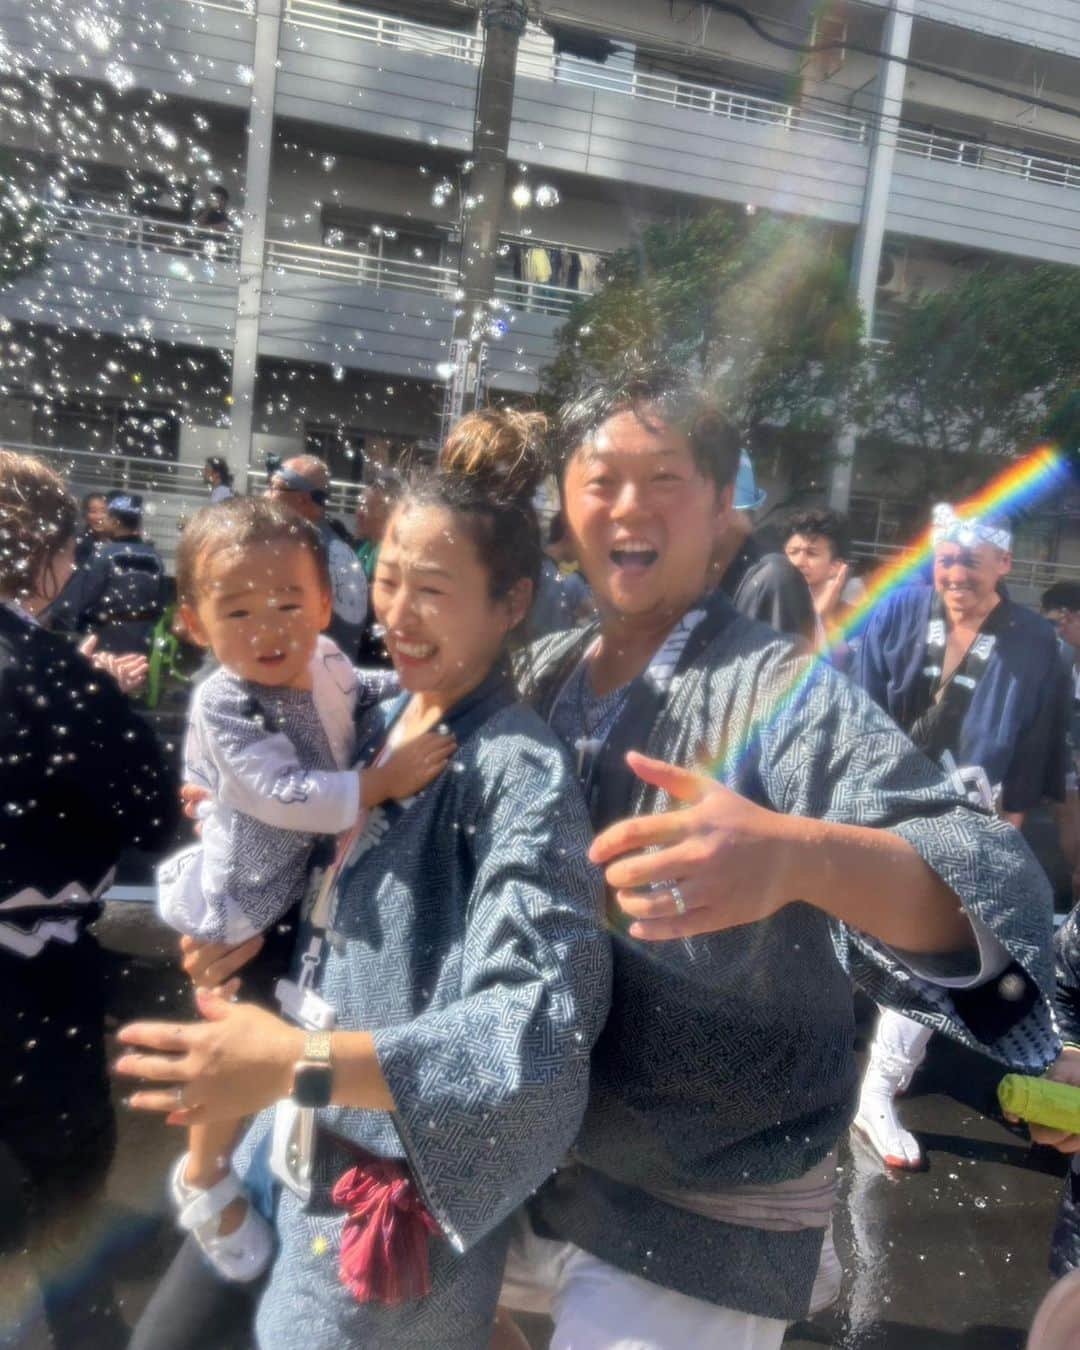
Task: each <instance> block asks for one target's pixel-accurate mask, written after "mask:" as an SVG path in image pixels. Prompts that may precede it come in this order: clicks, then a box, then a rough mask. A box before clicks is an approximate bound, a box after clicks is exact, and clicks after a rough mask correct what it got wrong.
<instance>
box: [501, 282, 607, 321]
mask: <svg viewBox="0 0 1080 1350" xmlns="http://www.w3.org/2000/svg"><path fill="white" fill-rule="evenodd" d="M495 296H496V299H498V300H504V301H505V302H506V303H507V304H508V305H509V306H510V308H511V309H518V310H522V311H524V312H525V313H526V314H550V315H552V316H553V317H555V318H565V316H566V315H567V314H569V313H570V311H571V310H572V309H573V307H574V306H575V305H576V304H577V303H578V302H579V301H581V300H586V299H588V296H589V292H588V291H577V290H574V289H573V288H572V287H570V286H547V285H541V284H540V283H539V282H538V281H517V280H516V279H515V278H514V277H496V279H495Z"/></svg>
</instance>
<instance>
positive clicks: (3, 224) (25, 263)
mask: <svg viewBox="0 0 1080 1350" xmlns="http://www.w3.org/2000/svg"><path fill="white" fill-rule="evenodd" d="M47 242H48V239H47V232H46V228H45V213H44V211H43V210H42V209H41V205H40V203H39V202H37V201H36V200H34V198H33V197H32V196H31V195H30V193H29V192H28V191H27V188H26V185H25V183H24V182H22V181H21V180H20V178H19V176H18V175H17V174H16V173H15V161H14V158H13V156H12V155H11V152H10V151H8V150H3V149H0V286H5V285H6V284H7V283H8V282H9V281H14V280H15V278H16V277H20V276H22V275H23V273H25V272H30V271H32V270H33V269H34V268H35V267H40V266H41V264H42V263H43V262H44V261H45V251H46V245H47Z"/></svg>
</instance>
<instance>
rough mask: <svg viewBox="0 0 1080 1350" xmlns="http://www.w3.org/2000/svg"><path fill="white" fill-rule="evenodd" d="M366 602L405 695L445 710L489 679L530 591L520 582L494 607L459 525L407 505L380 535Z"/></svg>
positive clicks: (440, 511)
mask: <svg viewBox="0 0 1080 1350" xmlns="http://www.w3.org/2000/svg"><path fill="white" fill-rule="evenodd" d="M372 598H373V602H374V606H375V615H376V617H377V618H378V620H379V623H380V624H382V626H383V627H384V628H385V629H386V647H387V650H388V651H389V653H390V658H391V660H392V661H393V663H394V668H395V670H396V671H397V673H398V676H399V677H400V679H401V683H402V685H403V687H404V688H405V689H407V690H409V691H410V692H411V693H425V694H433V695H437V696H439V697H440V699H442V700H443V701H444V702H445V704H446V706H449V705H450V703H452V702H453V701H454V699H456V698H459V697H461V696H462V695H464V694H466V693H468V692H469V690H470V689H474V688H475V687H476V686H477V685H478V684H479V683H480V682H481V681H482V680H483V679H484V677H485V676H486V675H487V673H488V671H489V670H490V669H491V667H492V665H493V664H494V663H495V660H496V658H497V657H498V655H499V653H500V651H501V650H502V646H503V643H504V642H505V640H506V636H507V634H508V633H509V632H510V630H511V629H512V628H513V627H514V625H515V624H517V623H519V622H520V621H521V619H522V618H524V616H525V614H526V612H527V611H528V607H529V603H530V601H531V599H532V586H531V584H530V583H529V582H528V581H521V582H519V583H518V584H517V585H516V586H515V587H514V588H513V589H512V591H511V592H510V594H509V595H508V596H506V597H505V598H503V599H501V600H493V599H492V598H491V577H490V574H489V572H488V569H487V567H486V566H485V565H484V563H483V562H482V561H481V558H480V556H479V554H478V552H477V549H476V546H475V544H474V543H473V541H472V537H471V535H470V534H469V533H468V531H467V530H466V529H465V528H464V527H463V525H462V523H461V521H460V520H459V518H458V517H457V516H455V514H454V513H453V512H452V511H449V510H447V509H446V508H445V507H441V506H427V505H420V504H414V503H410V502H405V503H403V504H402V505H401V506H399V507H398V508H397V509H396V510H395V511H394V513H393V515H392V516H391V517H390V520H389V522H388V524H387V527H386V532H385V534H384V535H383V541H382V548H381V550H380V553H379V562H378V566H377V568H376V570H375V579H374V584H373V587H372Z"/></svg>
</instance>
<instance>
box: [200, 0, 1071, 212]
mask: <svg viewBox="0 0 1080 1350" xmlns="http://www.w3.org/2000/svg"><path fill="white" fill-rule="evenodd" d="M197 2H198V0H192V3H197ZM285 18H286V20H287V21H288V22H291V23H294V24H297V25H299V26H301V27H308V28H315V29H319V30H321V31H323V32H329V33H337V34H340V35H343V36H352V37H358V38H361V39H362V40H364V41H368V42H375V43H379V44H382V45H385V46H390V47H396V48H398V49H400V50H407V51H415V52H422V53H424V54H426V55H430V56H446V57H449V58H451V59H452V60H457V61H464V62H467V63H469V64H471V65H476V64H478V62H479V59H480V53H481V50H482V46H483V40H482V38H480V37H478V36H476V35H474V34H471V33H461V32H456V31H454V30H453V29H448V28H436V27H432V26H430V25H427V24H422V23H416V22H413V21H411V20H408V19H397V18H392V17H390V16H389V15H385V14H379V13H377V12H375V11H372V10H362V9H354V8H353V7H352V6H350V5H343V4H339V3H335V0H286V6H285ZM517 69H518V73H519V74H521V75H524V76H527V77H531V78H534V79H542V80H546V81H549V82H555V83H559V84H570V85H579V86H582V87H584V88H589V89H601V90H606V91H608V92H611V93H617V94H625V95H627V96H628V97H630V98H639V99H645V100H647V101H649V102H654V103H665V104H669V105H671V106H672V107H676V108H688V109H690V110H692V111H694V112H702V113H705V114H707V115H709V116H713V117H722V118H725V119H727V120H729V121H738V122H747V123H753V124H756V125H760V126H772V127H780V128H782V129H783V130H785V131H804V132H809V133H811V134H813V135H817V136H828V137H832V138H834V139H838V140H845V141H855V142H858V143H865V142H866V140H867V138H868V134H869V129H868V124H867V122H866V121H865V120H864V119H863V118H861V117H856V116H852V115H851V114H849V113H842V112H832V111H830V110H829V109H827V108H821V107H812V106H810V107H799V106H797V105H796V104H793V103H785V102H783V101H782V100H778V99H770V98H763V97H761V96H759V95H756V94H750V93H747V92H745V91H744V90H740V89H729V88H726V87H724V86H723V85H718V84H716V85H714V84H710V83H706V82H704V81H695V80H688V79H683V78H680V77H677V76H672V75H663V74H656V73H653V72H650V71H645V70H638V69H625V68H624V69H620V68H619V67H617V66H612V67H608V66H604V65H601V64H599V63H594V62H590V61H584V60H580V59H577V58H574V57H566V56H552V57H547V56H543V55H538V54H536V53H533V52H528V51H522V52H521V53H520V54H519V56H518V65H517ZM898 148H899V149H900V150H902V151H904V152H905V153H907V154H913V155H920V156H922V157H923V158H927V159H940V160H943V161H948V162H951V163H956V164H964V165H967V166H968V167H970V168H976V169H984V170H987V171H989V172H991V173H1004V174H1009V175H1010V176H1012V177H1016V178H1026V179H1030V180H1031V181H1033V182H1042V183H1051V184H1055V185H1057V186H1060V187H1069V188H1077V187H1080V161H1078V162H1076V163H1074V162H1072V161H1069V160H1064V159H1055V158H1053V157H1051V156H1046V155H1036V154H1032V153H1029V152H1027V151H1023V150H1017V149H1014V148H1012V147H1010V146H1003V145H996V144H994V143H992V142H985V141H978V140H970V139H966V138H963V137H958V136H950V135H948V134H946V133H943V132H937V131H926V130H923V129H922V128H920V127H917V126H910V125H906V124H905V125H903V126H902V127H901V130H900V134H899V138H898Z"/></svg>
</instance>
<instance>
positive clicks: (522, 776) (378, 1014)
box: [256, 676, 611, 1350]
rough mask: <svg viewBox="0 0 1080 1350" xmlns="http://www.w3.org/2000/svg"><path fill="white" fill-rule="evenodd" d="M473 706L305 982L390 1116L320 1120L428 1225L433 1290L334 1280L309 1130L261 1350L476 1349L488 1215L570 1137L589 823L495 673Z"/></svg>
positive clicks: (491, 1264)
mask: <svg viewBox="0 0 1080 1350" xmlns="http://www.w3.org/2000/svg"><path fill="white" fill-rule="evenodd" d="M482 697H483V698H486V700H487V703H488V705H489V706H490V715H488V716H487V717H486V720H483V723H482V725H480V726H479V727H478V729H475V730H473V731H471V733H470V734H469V735H467V736H466V737H465V738H464V739H462V738H461V736H460V734H459V748H458V750H457V751H456V753H455V755H454V758H453V762H452V763H451V764H450V766H449V768H448V769H447V770H446V771H444V772H443V773H442V774H441V775H440V777H439V778H438V779H436V780H435V782H434V783H433V784H432V785H431V786H430V787H428V788H427V789H425V791H423V792H422V793H420V794H419V795H418V796H417V797H415V798H413V799H412V800H411V802H410V803H409V804H408V805H407V806H406V807H405V809H404V812H403V813H402V814H400V815H399V816H398V817H397V818H396V819H394V820H393V821H392V824H391V827H390V828H389V829H385V828H382V827H381V826H380V822H379V814H380V813H379V811H378V810H376V811H374V812H372V813H371V816H370V817H369V821H368V831H369V833H368V835H367V836H366V844H365V851H360V853H359V857H358V858H357V861H356V863H355V865H354V866H353V867H352V868H351V870H347V871H346V872H345V873H344V874H343V877H342V880H341V883H340V886H339V889H340V898H339V901H338V906H337V912H336V916H335V918H334V921H333V925H332V929H333V932H332V938H331V942H330V954H329V956H328V958H327V960H326V961H325V963H324V966H323V973H322V980H321V986H320V991H321V993H322V995H323V997H324V998H325V999H327V1000H328V1001H329V1002H330V1003H331V1004H332V1005H333V1006H334V1008H335V1009H336V1012H337V1018H338V1021H337V1025H338V1026H339V1027H341V1028H345V1029H360V1030H367V1031H372V1032H374V1037H375V1044H376V1049H377V1052H378V1057H379V1063H380V1066H381V1068H382V1071H383V1073H384V1075H385V1077H386V1080H387V1082H388V1084H389V1086H390V1089H391V1091H392V1093H393V1096H394V1100H395V1102H396V1104H397V1111H396V1113H395V1114H393V1115H390V1114H386V1113H383V1112H378V1111H356V1110H346V1109H343V1108H336V1107H335V1108H329V1109H327V1110H324V1111H320V1112H319V1113H318V1116H319V1124H320V1126H321V1127H322V1129H323V1130H324V1131H327V1132H330V1133H331V1134H332V1135H334V1136H336V1137H337V1139H339V1140H341V1139H344V1140H348V1141H351V1142H352V1143H354V1144H356V1145H359V1146H361V1147H362V1148H363V1149H365V1150H367V1151H368V1152H370V1153H375V1154H378V1155H380V1156H384V1157H392V1158H404V1159H407V1161H408V1163H409V1166H410V1168H411V1171H412V1174H413V1177H414V1178H415V1180H416V1182H417V1184H418V1187H419V1190H420V1193H421V1195H422V1196H423V1198H424V1200H425V1201H426V1203H427V1206H428V1208H429V1210H430V1213H431V1214H432V1215H433V1216H434V1218H435V1220H436V1222H437V1224H438V1226H439V1230H440V1232H439V1234H438V1235H436V1236H434V1237H433V1238H432V1239H431V1240H430V1245H429V1250H430V1262H431V1275H432V1285H433V1287H432V1292H431V1294H430V1295H429V1296H427V1297H424V1298H420V1299H416V1300H413V1301H410V1302H407V1303H405V1304H403V1305H401V1306H398V1307H393V1308H390V1307H383V1306H376V1305H374V1304H359V1303H357V1302H356V1301H355V1300H354V1299H353V1297H352V1295H351V1294H350V1293H349V1292H347V1290H346V1289H345V1288H344V1287H343V1286H342V1284H341V1283H340V1281H339V1278H338V1253H339V1248H340V1242H341V1234H342V1226H343V1219H344V1215H343V1213H342V1211H341V1210H339V1209H337V1208H335V1206H334V1205H333V1203H332V1201H331V1199H330V1191H331V1189H332V1187H333V1184H334V1182H335V1180H336V1179H337V1178H338V1177H339V1176H341V1174H342V1173H343V1172H344V1171H346V1170H347V1169H348V1168H349V1167H350V1166H351V1165H352V1161H353V1160H352V1158H351V1157H350V1156H349V1154H348V1152H347V1150H346V1149H344V1148H343V1147H340V1146H338V1145H337V1144H335V1143H331V1142H328V1140H327V1135H326V1134H325V1133H324V1134H322V1135H321V1137H320V1140H319V1143H318V1145H317V1150H316V1158H315V1176H314V1186H313V1192H312V1196H311V1199H310V1201H309V1202H308V1203H307V1205H306V1206H305V1205H304V1204H302V1202H301V1201H300V1200H299V1199H298V1198H297V1196H296V1195H294V1194H293V1193H292V1192H291V1191H290V1190H288V1189H284V1188H282V1189H280V1190H279V1194H278V1200H277V1211H276V1226H277V1232H278V1237H279V1242H280V1248H279V1253H278V1255H277V1258H276V1260H275V1262H274V1266H273V1270H272V1273H271V1276H270V1282H269V1286H268V1288H267V1290H266V1293H265V1295H264V1296H263V1299H262V1302H261V1304H260V1308H259V1313H258V1322H257V1330H258V1340H259V1345H260V1347H262V1348H263V1350H295V1348H296V1347H297V1346H303V1347H304V1348H305V1350H343V1348H344V1347H347V1346H363V1347H372V1350H374V1347H379V1350H392V1348H393V1347H401V1350H436V1347H437V1348H438V1350H481V1348H486V1346H487V1344H488V1340H489V1338H490V1324H491V1319H492V1316H493V1313H494V1309H495V1304H496V1300H497V1297H498V1291H499V1284H500V1280H501V1274H502V1265H503V1260H504V1257H505V1248H506V1242H507V1225H505V1224H504V1222H503V1221H504V1219H506V1217H507V1216H508V1215H509V1214H510V1213H511V1212H512V1211H513V1210H514V1209H515V1208H516V1207H517V1206H518V1205H520V1204H521V1202H522V1201H523V1200H524V1199H525V1198H526V1197H527V1196H528V1195H529V1194H530V1192H532V1191H533V1190H534V1189H535V1188H536V1187H537V1186H538V1185H539V1184H540V1183H541V1182H542V1181H543V1180H544V1179H545V1177H547V1176H548V1175H549V1174H550V1173H551V1171H552V1170H553V1169H554V1167H555V1166H556V1165H557V1164H558V1163H559V1161H560V1160H561V1159H562V1158H563V1156H564V1155H565V1152H566V1149H567V1148H568V1146H569V1145H570V1143H571V1141H572V1140H573V1138H574V1135H575V1134H576V1132H577V1130H578V1127H579V1125H580V1123H581V1118H582V1114H583V1112H584V1108H585V1102H586V1096H587V1088H588V1067H589V1052H590V1049H591V1047H592V1044H593V1042H594V1041H595V1039H596V1036H597V1034H598V1032H599V1029H600V1027H601V1025H602V1024H603V1021H604V1017H605V1015H606V1013H607V1008H608V999H609V992H610V976H611V958H610V945H609V939H608V936H607V934H606V932H605V930H604V927H603V923H602V919H601V911H602V884H601V881H600V877H599V873H598V872H597V871H596V869H594V868H593V867H592V866H591V865H590V864H589V862H588V860H587V856H586V855H587V850H588V847H589V842H590V839H591V830H590V828H589V822H588V815H587V812H586V809H585V805H584V802H583V800H582V797H581V793H580V790H579V788H578V785H577V782H576V781H575V778H574V775H573V772H572V769H571V767H570V765H569V762H568V759H567V756H566V754H565V752H564V751H563V749H562V747H561V746H560V745H559V743H558V742H557V740H556V739H555V738H554V737H553V735H552V734H551V733H550V732H549V731H548V729H547V727H545V726H544V724H543V723H542V722H541V721H540V719H539V718H538V717H537V716H536V714H535V713H534V712H532V711H531V710H530V709H528V708H526V707H524V706H523V705H521V704H520V703H518V702H516V701H515V695H514V692H513V688H512V685H511V684H510V683H509V680H508V677H502V678H501V679H500V678H499V677H497V676H496V677H493V678H492V679H491V680H489V681H488V682H487V684H486V686H485V687H484V691H482ZM401 703H402V701H400V700H399V701H396V702H395V703H393V704H392V705H389V706H390V707H392V708H393V709H400V707H401ZM387 707H388V705H386V704H383V705H380V708H379V709H378V710H376V712H375V714H373V717H374V718H375V723H376V725H375V728H374V729H375V731H376V732H378V730H379V726H378V724H379V723H380V722H385V720H386V719H387V716H388V713H387ZM451 726H453V722H452V721H451ZM362 730H363V728H362ZM367 730H368V731H371V730H372V727H371V726H369V727H368V728H367ZM376 739H377V740H381V735H377V736H376ZM303 946H304V943H303V941H302V942H301V944H300V948H301V949H303ZM259 1128H260V1127H259V1126H258V1125H257V1126H256V1131H257V1130H258V1129H259ZM262 1128H265V1125H264V1126H263V1127H262Z"/></svg>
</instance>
